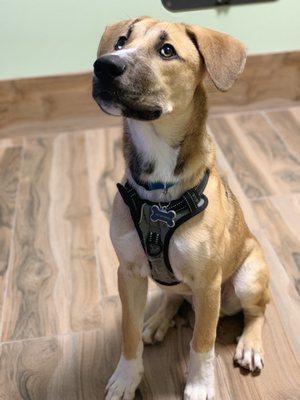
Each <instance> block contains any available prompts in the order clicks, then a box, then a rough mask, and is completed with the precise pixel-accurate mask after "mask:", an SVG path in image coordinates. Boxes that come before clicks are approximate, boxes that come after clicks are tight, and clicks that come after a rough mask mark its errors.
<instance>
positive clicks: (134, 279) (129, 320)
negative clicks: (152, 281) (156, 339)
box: [106, 266, 148, 400]
mask: <svg viewBox="0 0 300 400" xmlns="http://www.w3.org/2000/svg"><path fill="white" fill-rule="evenodd" d="M118 287H119V294H120V297H121V302H122V354H121V357H120V361H119V363H118V366H117V368H116V370H115V372H114V374H113V375H112V377H111V378H110V380H109V382H108V385H107V388H106V389H107V395H106V400H119V399H124V400H131V399H133V398H134V393H135V390H136V388H137V387H138V385H139V383H140V381H141V378H142V375H143V360H142V353H143V342H142V327H143V317H144V309H145V305H146V299H147V289H148V279H147V278H143V277H141V276H140V275H138V274H137V273H135V272H134V271H132V270H131V269H130V266H120V267H119V270H118Z"/></svg>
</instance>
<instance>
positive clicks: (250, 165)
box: [209, 113, 300, 199]
mask: <svg viewBox="0 0 300 400" xmlns="http://www.w3.org/2000/svg"><path fill="white" fill-rule="evenodd" d="M209 126H210V129H211V130H212V132H213V134H214V135H215V137H216V140H217V142H218V143H219V145H220V147H221V148H222V151H223V152H224V154H226V157H227V158H228V160H229V162H230V164H231V166H232V168H233V170H234V172H235V174H236V175H237V177H238V179H239V181H240V183H241V185H242V187H243V189H244V191H245V193H246V194H247V196H248V197H249V198H251V199H255V198H260V197H265V196H269V195H279V194H282V193H290V192H300V161H299V160H298V158H297V157H295V156H294V155H293V154H292V152H291V151H290V150H289V148H288V147H287V145H286V144H285V142H284V141H283V139H282V138H281V137H280V135H279V134H278V132H276V131H275V130H274V129H273V128H272V126H270V125H269V124H268V122H267V121H266V119H265V118H263V116H262V115H260V114H255V113H253V114H243V115H242V114H240V115H230V116H227V117H226V118H221V119H219V118H214V119H211V120H210V121H209Z"/></svg>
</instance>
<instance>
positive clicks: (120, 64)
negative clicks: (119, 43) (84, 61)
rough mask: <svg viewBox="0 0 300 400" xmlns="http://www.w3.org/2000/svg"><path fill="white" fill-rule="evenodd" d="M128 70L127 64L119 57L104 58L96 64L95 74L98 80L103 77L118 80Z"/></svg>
mask: <svg viewBox="0 0 300 400" xmlns="http://www.w3.org/2000/svg"><path fill="white" fill-rule="evenodd" d="M125 70H126V63H125V61H124V60H122V58H121V57H119V56H114V55H109V56H102V57H100V58H98V60H96V61H95V62H94V73H95V75H96V76H97V78H100V76H101V75H102V76H103V75H106V76H110V77H111V78H116V77H117V76H120V75H122V74H123V73H124V72H125Z"/></svg>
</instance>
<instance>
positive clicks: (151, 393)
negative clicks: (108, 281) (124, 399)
mask: <svg viewBox="0 0 300 400" xmlns="http://www.w3.org/2000/svg"><path fill="white" fill-rule="evenodd" d="M153 300H154V301H155V302H156V303H157V302H158V301H159V298H156V299H153ZM102 307H103V325H102V327H101V330H96V331H90V332H82V333H78V334H71V335H60V336H58V337H50V338H41V339H37V340H25V341H20V342H14V343H7V344H2V346H1V350H0V351H1V353H0V397H1V399H3V400H10V399H12V398H13V399H14V400H19V399H20V400H21V399H22V398H28V399H29V398H30V399H32V400H40V399H44V400H57V399H64V400H77V399H80V400H96V399H97V400H98V399H103V398H104V388H105V385H106V383H107V380H108V379H109V377H110V375H111V374H112V372H113V370H114V368H115V366H116V364H117V361H118V357H119V352H120V313H121V307H120V302H119V300H118V299H117V298H115V297H112V298H111V299H109V298H106V299H105V300H103V302H102ZM222 323H223V325H224V321H223V322H222ZM224 334H226V332H224V327H223V333H221V334H219V336H218V343H217V347H216V353H217V361H216V371H217V374H216V375H217V381H216V389H217V395H216V400H230V399H235V400H258V399H259V400H261V399H278V400H280V399H283V398H284V399H287V398H288V399H291V400H297V399H298V398H299V395H300V368H299V362H298V361H297V360H296V358H295V355H294V354H293V352H292V350H291V349H290V347H289V346H287V345H286V336H285V332H284V330H283V328H282V325H281V323H280V320H279V317H278V314H277V313H276V309H275V307H274V305H271V306H270V308H269V310H268V313H267V321H266V324H265V330H264V338H265V340H264V343H265V349H266V357H265V369H264V370H263V372H262V374H261V375H260V376H257V377H253V376H251V375H245V374H242V373H241V372H240V370H239V369H237V368H234V367H233V363H232V358H233V354H234V348H235V345H234V344H233V343H228V342H227V343H225V342H224ZM191 336H192V330H191V329H190V328H189V327H187V326H184V325H179V326H178V327H177V328H175V329H172V330H170V331H169V333H168V335H167V337H166V339H165V341H164V342H163V343H162V344H160V345H156V346H153V347H152V346H150V347H146V349H145V352H144V363H145V374H144V377H143V380H142V382H141V385H140V386H139V389H138V391H137V395H136V398H137V399H140V398H143V399H144V400H150V399H158V400H159V399H174V400H176V399H178V400H179V399H181V398H182V392H183V388H184V383H185V379H186V378H185V374H186V367H187V361H188V355H189V345H188V344H189V341H190V340H191ZM35 354H39V362H38V363H37V362H36V357H35V356H34V355H35ZM158 365H159V366H160V368H157V366H158Z"/></svg>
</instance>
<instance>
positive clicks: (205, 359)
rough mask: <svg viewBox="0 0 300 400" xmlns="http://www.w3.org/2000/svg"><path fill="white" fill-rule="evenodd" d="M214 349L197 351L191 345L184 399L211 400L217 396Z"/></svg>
mask: <svg viewBox="0 0 300 400" xmlns="http://www.w3.org/2000/svg"><path fill="white" fill-rule="evenodd" d="M214 358H215V355H214V349H212V350H211V351H209V352H207V353H196V352H195V351H194V350H193V348H192V347H191V351H190V363H189V368H188V378H187V384H186V387H185V390H184V400H211V399H213V398H214V396H215V384H214V381H215V378H214Z"/></svg>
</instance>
